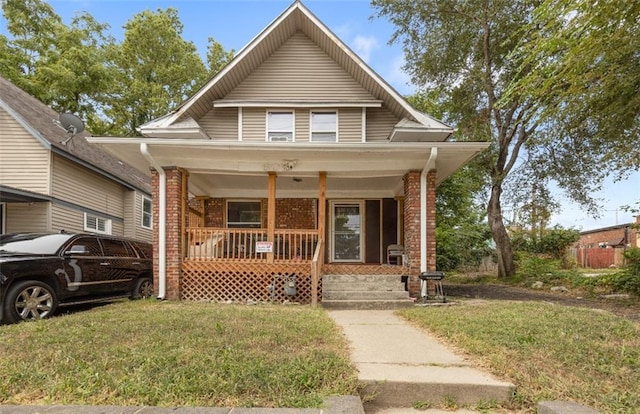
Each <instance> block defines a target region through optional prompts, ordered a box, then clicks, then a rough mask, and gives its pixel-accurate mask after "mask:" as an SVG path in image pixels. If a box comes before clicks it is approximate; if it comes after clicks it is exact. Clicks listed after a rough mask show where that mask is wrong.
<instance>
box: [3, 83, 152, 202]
mask: <svg viewBox="0 0 640 414" xmlns="http://www.w3.org/2000/svg"><path fill="white" fill-rule="evenodd" d="M0 108H2V109H4V110H5V111H7V112H8V113H9V115H11V116H12V117H13V118H14V119H15V120H16V121H17V122H18V123H20V124H21V125H22V126H23V127H24V128H25V129H26V130H27V131H28V132H29V133H30V134H31V135H32V136H33V137H34V138H35V139H36V140H38V141H39V142H40V143H41V144H42V145H43V146H44V147H45V148H46V149H48V150H50V151H52V152H54V153H56V154H58V155H60V156H62V157H64V158H66V159H68V160H70V161H72V162H74V163H76V164H80V165H82V166H84V167H86V168H89V169H91V170H93V171H95V172H97V173H98V174H100V175H103V176H105V177H106V178H109V179H111V180H113V181H116V182H118V183H120V184H121V185H124V186H125V187H128V188H130V189H131V190H139V191H142V192H144V193H146V194H151V183H150V181H149V177H148V176H147V175H145V174H144V173H143V172H141V171H139V170H137V169H135V168H134V167H132V166H130V165H128V164H125V163H123V162H121V161H120V160H118V159H116V158H114V157H113V156H111V155H110V154H108V153H107V152H105V151H104V150H103V149H101V148H99V147H98V146H97V145H95V144H91V143H89V142H87V140H86V137H88V136H90V135H89V134H88V133H86V132H80V133H78V134H76V135H75V136H74V137H73V139H71V140H70V141H69V142H68V143H67V144H66V145H64V144H63V143H62V142H63V141H65V140H66V139H67V138H69V135H68V133H67V132H66V131H65V130H64V129H63V128H62V127H60V126H58V125H56V121H57V120H58V118H59V114H58V113H57V112H56V111H54V110H53V109H51V108H50V107H49V106H47V105H45V104H44V103H43V102H41V101H40V100H38V99H36V98H35V97H33V96H31V95H29V94H28V93H26V92H25V91H23V90H22V89H20V88H18V87H17V86H16V85H14V84H13V83H11V82H10V81H8V80H7V79H5V78H3V77H2V76H0Z"/></svg>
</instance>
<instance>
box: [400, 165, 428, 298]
mask: <svg viewBox="0 0 640 414" xmlns="http://www.w3.org/2000/svg"><path fill="white" fill-rule="evenodd" d="M420 173H421V172H420V171H409V172H408V173H407V174H405V176H404V196H405V199H404V249H405V253H406V254H407V256H408V257H409V293H410V294H411V296H413V297H420V279H419V278H418V275H420V259H421V255H422V254H426V255H427V256H426V258H427V270H428V271H433V270H436V172H435V171H429V172H428V173H427V200H426V208H427V222H426V224H424V225H426V230H427V251H426V252H421V251H420V229H421V226H422V225H423V224H422V223H421V222H420ZM427 287H428V290H429V294H433V293H435V292H434V290H435V288H434V285H433V283H429V284H428V286H427Z"/></svg>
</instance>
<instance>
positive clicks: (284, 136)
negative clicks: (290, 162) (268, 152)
mask: <svg viewBox="0 0 640 414" xmlns="http://www.w3.org/2000/svg"><path fill="white" fill-rule="evenodd" d="M293 124H294V122H293V111H287V112H284V111H278V112H274V111H269V112H267V141H271V142H293V140H294V136H293Z"/></svg>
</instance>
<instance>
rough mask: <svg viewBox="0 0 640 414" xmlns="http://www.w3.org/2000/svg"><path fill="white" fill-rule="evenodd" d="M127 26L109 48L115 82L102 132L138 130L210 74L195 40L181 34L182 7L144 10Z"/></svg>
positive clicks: (106, 104) (107, 96) (107, 99)
mask: <svg viewBox="0 0 640 414" xmlns="http://www.w3.org/2000/svg"><path fill="white" fill-rule="evenodd" d="M124 29H125V33H124V41H123V42H122V43H121V44H119V45H113V46H112V47H111V48H110V50H109V57H108V60H109V65H110V70H111V73H112V76H113V79H114V84H113V85H112V88H110V90H108V91H107V92H106V93H105V96H104V97H103V98H102V102H103V104H104V108H103V112H104V114H105V115H106V118H107V119H108V122H109V124H108V125H106V124H105V125H102V127H101V129H103V131H101V132H103V133H110V134H114V135H128V136H134V135H137V134H138V131H137V129H138V127H139V126H140V125H142V124H144V123H146V122H149V121H151V120H153V119H155V118H158V117H160V116H163V115H165V114H167V113H168V112H170V111H171V110H173V109H174V108H176V107H177V106H178V105H179V104H180V103H181V102H182V101H183V100H185V99H186V98H187V97H188V96H190V95H191V94H192V93H193V92H194V91H195V90H197V88H198V87H200V86H201V85H202V84H203V83H204V81H205V80H206V77H207V75H208V74H207V70H206V68H205V66H204V64H203V62H202V59H201V58H200V56H199V55H198V53H197V51H196V47H195V45H194V44H193V43H192V42H187V41H185V40H184V39H183V38H182V30H183V25H182V23H181V22H180V19H179V17H178V12H177V10H175V9H172V8H168V9H167V10H160V9H158V10H157V11H156V12H151V11H149V10H146V11H143V12H141V13H139V14H137V15H136V16H134V17H133V18H132V19H131V20H129V21H128V22H127V23H126V24H125V25H124ZM104 129H108V130H107V131H104Z"/></svg>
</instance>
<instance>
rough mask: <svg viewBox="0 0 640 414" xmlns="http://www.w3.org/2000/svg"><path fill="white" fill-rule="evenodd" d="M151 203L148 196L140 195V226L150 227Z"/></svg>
mask: <svg viewBox="0 0 640 414" xmlns="http://www.w3.org/2000/svg"><path fill="white" fill-rule="evenodd" d="M151 214H152V204H151V199H150V198H149V197H144V196H143V197H142V227H144V228H145V229H150V228H151V223H152V221H151V218H152V215H151Z"/></svg>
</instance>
